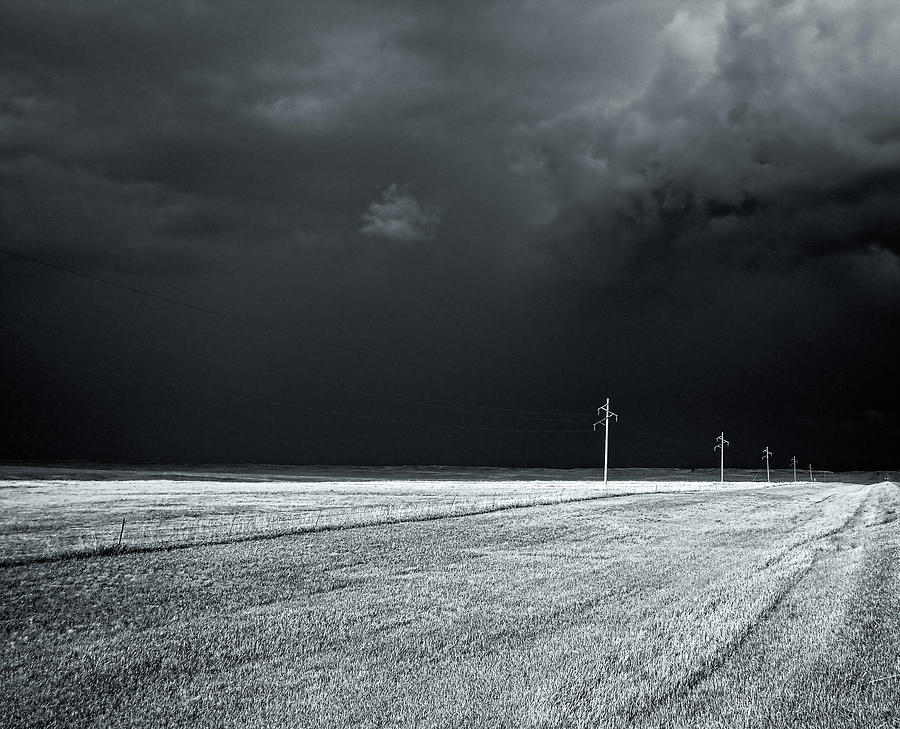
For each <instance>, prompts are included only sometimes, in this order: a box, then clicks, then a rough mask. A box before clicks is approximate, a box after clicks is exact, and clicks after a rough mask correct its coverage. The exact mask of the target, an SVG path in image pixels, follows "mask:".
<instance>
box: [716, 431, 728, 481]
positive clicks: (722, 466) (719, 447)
mask: <svg viewBox="0 0 900 729" xmlns="http://www.w3.org/2000/svg"><path fill="white" fill-rule="evenodd" d="M716 443H718V445H717V446H716V447H715V448H713V450H714V451H722V459H721V461H720V465H719V483H725V446H727V445H731V443H729V442H728V441H727V440H725V431H724V430H723V431H722V435H720V436H719V437H718V438H716Z"/></svg>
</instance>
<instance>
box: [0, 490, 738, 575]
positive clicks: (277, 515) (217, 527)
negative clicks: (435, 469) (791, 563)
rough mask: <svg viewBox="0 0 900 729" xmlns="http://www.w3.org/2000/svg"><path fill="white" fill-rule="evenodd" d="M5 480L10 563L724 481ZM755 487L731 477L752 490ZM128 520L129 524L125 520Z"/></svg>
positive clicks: (1, 499)
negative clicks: (120, 537)
mask: <svg viewBox="0 0 900 729" xmlns="http://www.w3.org/2000/svg"><path fill="white" fill-rule="evenodd" d="M454 475H457V478H456V479H450V478H443V479H441V480H438V481H429V480H421V479H420V480H411V479H408V478H407V479H402V480H384V479H381V478H371V476H370V478H369V480H363V479H362V478H361V477H357V478H355V479H354V480H349V481H332V480H329V481H318V482H302V481H299V482H298V481H290V480H287V481H269V482H258V481H239V480H227V481H222V480H204V481H193V482H191V481H180V480H172V479H132V480H124V481H120V480H114V479H106V480H99V481H94V480H78V479H71V478H68V479H53V480H50V479H47V478H43V479H31V480H10V481H0V565H6V564H10V563H18V562H23V561H32V560H35V559H44V560H45V559H54V558H57V557H61V556H63V557H67V556H72V555H93V554H108V553H110V552H114V551H120V550H119V546H120V545H119V535H120V532H122V536H123V540H122V546H123V547H124V548H125V549H126V550H129V551H134V550H146V549H159V548H169V547H178V546H190V545H197V544H209V543H224V542H231V541H246V540H248V539H254V538H258V537H265V536H269V537H271V536H277V535H285V534H296V533H302V532H312V531H321V530H325V529H336V528H346V527H353V526H360V525H370V524H385V523H395V522H401V521H422V520H427V519H433V518H439V517H445V516H454V515H466V514H475V513H481V512H488V511H495V510H498V509H508V508H511V507H519V506H527V505H537V504H552V503H558V502H561V501H577V500H582V499H592V498H598V497H602V496H605V495H608V494H624V493H646V492H649V491H655V492H658V491H679V490H709V489H716V488H719V486H718V484H716V483H715V482H712V483H711V482H706V481H699V482H698V481H694V482H690V481H683V482H662V483H661V482H658V481H646V480H645V481H613V482H611V483H610V484H609V486H608V488H603V487H602V484H598V483H597V482H596V481H585V480H580V481H579V480H569V481H562V482H560V481H547V480H527V481H512V480H508V479H505V480H504V479H496V480H489V481H483V480H477V481H472V480H460V479H459V478H458V474H454ZM746 487H752V484H734V483H732V484H729V485H728V488H732V489H733V488H746ZM123 519H125V527H124V530H122V520H123Z"/></svg>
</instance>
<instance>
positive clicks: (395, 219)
mask: <svg viewBox="0 0 900 729" xmlns="http://www.w3.org/2000/svg"><path fill="white" fill-rule="evenodd" d="M441 215H442V213H441V211H440V209H438V208H436V207H433V206H423V205H421V204H420V203H419V201H418V200H416V198H415V197H413V195H412V194H410V193H409V192H407V191H406V190H404V189H403V188H401V187H398V186H397V184H396V183H393V184H392V185H391V186H390V187H388V188H387V189H386V190H385V191H384V192H382V194H381V202H372V203H371V204H370V205H369V208H368V210H366V212H365V213H363V216H362V219H363V223H364V225H363V227H362V228H360V229H359V230H360V233H363V234H365V235H368V236H373V237H376V238H387V239H388V240H393V241H397V242H398V243H415V242H418V241H426V240H431V239H432V238H433V237H434V233H435V231H436V230H437V227H438V225H439V224H440V222H441Z"/></svg>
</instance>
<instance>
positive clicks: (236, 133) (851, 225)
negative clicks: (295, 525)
mask: <svg viewBox="0 0 900 729" xmlns="http://www.w3.org/2000/svg"><path fill="white" fill-rule="evenodd" d="M0 37H2V38H3V43H2V46H0V100H2V106H0V248H2V249H3V250H4V251H5V252H6V253H5V254H0V323H2V330H0V336H2V340H0V346H2V354H3V356H2V358H0V362H2V364H0V370H2V380H0V387H2V392H3V400H4V404H3V407H2V415H0V425H2V427H3V434H2V441H0V448H2V451H0V458H22V459H62V458H76V459H93V460H112V461H135V460H137V461H158V462H171V461H229V462H236V461H247V460H250V461H280V462H289V463H310V462H313V463H316V462H331V463H342V462H356V463H413V462H415V463H460V464H498V465H499V464H518V465H559V466H576V465H582V466H583V465H590V464H593V463H597V462H602V450H601V448H602V441H601V439H600V438H599V436H598V435H597V434H595V433H594V432H593V431H592V429H591V426H592V423H593V421H594V420H595V419H596V418H595V417H592V416H594V415H595V413H596V408H597V407H598V406H599V405H601V404H602V403H603V401H604V399H605V398H606V397H607V396H609V397H611V398H612V404H613V409H614V410H615V411H616V412H617V413H618V414H619V416H620V420H619V422H618V423H616V424H614V430H613V431H612V437H611V440H612V444H613V449H612V453H611V464H612V465H631V466H640V465H685V466H714V465H716V463H717V461H716V458H717V456H716V455H715V454H714V453H713V445H714V444H715V437H716V436H717V435H718V434H719V433H720V432H721V431H723V430H724V431H725V434H726V438H728V439H729V440H730V441H731V443H732V446H731V449H730V452H729V458H730V459H731V462H733V463H734V464H735V465H745V466H753V467H756V466H757V465H758V464H759V456H760V455H761V453H762V450H763V448H764V447H765V446H768V447H769V448H770V449H771V450H772V451H774V452H775V454H776V457H775V461H773V465H778V466H786V465H787V462H788V460H789V459H790V457H791V456H792V455H795V454H796V455H797V456H798V458H799V459H800V460H801V462H803V463H808V462H813V464H814V466H816V467H821V468H888V467H896V466H897V463H898V459H897V442H898V438H900V394H898V392H900V388H898V386H897V369H898V367H897V363H898V354H900V348H898V336H897V333H898V324H900V258H898V255H900V233H898V231H900V53H898V52H897V49H898V48H900V5H898V4H897V3H896V1H895V0H868V1H867V0H859V1H853V0H782V1H780V2H774V1H772V0H767V1H762V0H760V1H755V0H741V1H737V0H736V1H734V2H721V1H719V0H696V1H694V2H669V1H665V2H664V1H662V0H660V1H659V2H650V1H641V0H605V1H598V0H591V1H589V2H588V1H584V2H582V1H580V0H561V1H560V2H552V3H549V2H524V1H519V2H492V1H490V0H478V1H477V2H474V1H473V2H469V1H468V0H462V1H459V2H452V3H448V2H437V1H431V0H415V1H413V0H410V1H408V2H403V1H396V2H388V1H387V0H384V1H382V0H365V1H363V0H359V1H357V2H347V1H342V0H328V2H324V1H323V2H304V1H303V0H301V1H300V2H298V1H297V0H277V1H265V0H257V1H254V2H247V1H246V0H216V1H215V2H205V1H203V0H183V1H175V0H171V1H166V0H154V1H153V2H141V1H139V0H130V1H129V0H122V1H120V2H114V1H112V0H104V1H102V2H101V1H99V0H98V1H95V2H90V1H85V2H77V3H73V2H71V1H70V0H4V2H3V3H2V5H0ZM9 253H13V254H17V255H15V256H13V255H8V254H9ZM23 257H24V258H23ZM26 259H30V260H26ZM43 264H50V265H49V266H48V265H43ZM51 266H55V267H56V268H52V267H51ZM556 430H559V431H563V432H558V433H555V432H528V431H556Z"/></svg>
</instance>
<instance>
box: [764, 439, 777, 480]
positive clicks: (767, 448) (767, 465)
mask: <svg viewBox="0 0 900 729" xmlns="http://www.w3.org/2000/svg"><path fill="white" fill-rule="evenodd" d="M774 455H775V454H774V453H772V451H770V450H769V446H766V449H765V450H764V451H763V455H762V457H763V459H764V460H765V462H766V483H771V481H770V480H769V456H774Z"/></svg>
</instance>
